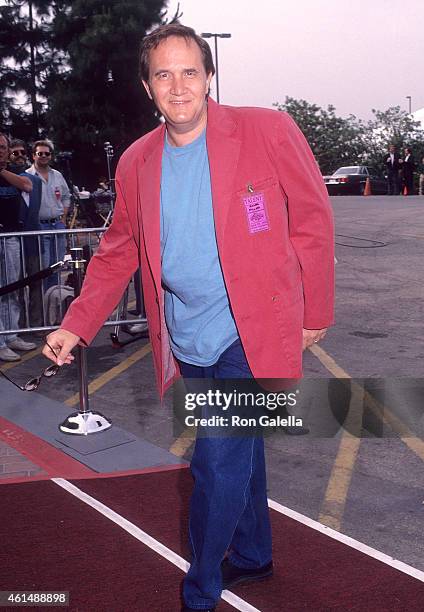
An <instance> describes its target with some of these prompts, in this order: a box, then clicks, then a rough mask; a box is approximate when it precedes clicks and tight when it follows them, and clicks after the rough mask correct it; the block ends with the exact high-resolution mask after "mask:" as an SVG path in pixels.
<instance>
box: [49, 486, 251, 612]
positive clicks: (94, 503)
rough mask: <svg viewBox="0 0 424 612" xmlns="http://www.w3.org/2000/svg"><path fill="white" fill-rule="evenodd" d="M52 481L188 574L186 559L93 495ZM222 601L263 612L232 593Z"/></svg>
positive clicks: (245, 610)
mask: <svg viewBox="0 0 424 612" xmlns="http://www.w3.org/2000/svg"><path fill="white" fill-rule="evenodd" d="M51 480H52V482H54V483H55V484H57V485H58V486H59V487H62V489H65V491H68V493H71V495H74V496H75V497H77V498H78V499H79V500H80V501H82V502H84V503H85V504H87V505H88V506H91V507H92V508H94V510H97V512H99V513H100V514H102V515H103V516H105V517H106V518H108V519H109V520H111V521H112V522H113V523H115V524H116V525H119V527H121V529H123V530H124V531H126V532H127V533H129V534H130V535H132V536H133V537H134V538H137V540H139V541H140V542H142V543H143V544H145V545H146V546H148V547H149V548H150V549H151V550H154V551H155V552H156V553H157V554H158V555H160V556H161V557H163V558H164V559H166V560H167V561H170V562H171V563H173V564H174V565H176V566H177V567H178V568H180V569H181V570H183V572H187V570H188V568H189V564H188V562H187V561H186V560H185V559H183V558H182V557H180V556H179V555H177V553H175V552H174V551H173V550H171V549H170V548H167V547H166V546H164V545H163V544H161V543H160V542H159V541H158V540H155V538H152V537H151V536H149V534H148V533H146V532H145V531H143V530H142V529H140V528H139V527H137V526H136V525H134V523H131V522H130V521H128V520H127V519H126V518H124V517H123V516H121V515H120V514H118V513H117V512H115V511H114V510H112V509H111V508H109V507H108V506H106V505H105V504H102V502H100V501H98V500H97V499H95V498H94V497H91V495H88V494H87V493H84V491H81V489H78V487H76V486H75V485H73V484H72V483H70V482H68V481H67V480H64V479H63V478H52V479H51ZM222 599H223V600H224V601H226V602H227V603H229V604H231V605H232V606H233V607H234V608H235V609H236V610H240V611H241V612H261V611H260V610H258V608H255V607H254V606H251V605H250V604H249V603H247V601H244V600H243V599H241V598H240V597H237V595H234V594H233V593H230V591H223V592H222Z"/></svg>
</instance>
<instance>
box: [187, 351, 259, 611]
mask: <svg viewBox="0 0 424 612" xmlns="http://www.w3.org/2000/svg"><path fill="white" fill-rule="evenodd" d="M179 363H180V367H181V373H182V375H183V377H184V378H215V379H223V378H227V379H231V378H252V372H251V371H250V368H249V366H248V364H247V361H246V357H245V355H244V351H243V348H242V346H241V343H240V341H239V340H237V341H236V342H234V343H233V344H232V345H231V346H230V347H229V348H228V349H227V350H226V351H224V352H223V353H222V355H221V356H220V357H219V359H218V361H217V362H216V363H215V364H214V365H212V366H209V367H205V368H202V367H198V366H193V365H191V364H187V363H183V362H179ZM191 471H192V474H193V477H194V489H193V494H192V497H191V502H190V520H189V530H190V544H191V550H192V560H191V565H190V569H189V571H188V573H187V576H186V577H185V579H184V584H183V594H184V601H185V603H186V605H187V606H189V607H190V608H195V609H198V610H202V609H203V610H204V609H208V608H211V607H213V606H215V605H216V603H217V601H218V600H219V598H220V596H221V592H222V577H221V568H220V566H221V562H222V560H223V558H224V556H225V554H226V552H227V551H229V558H230V561H231V563H233V564H234V565H237V566H239V567H242V568H249V569H251V568H257V567H261V566H262V565H265V564H266V563H269V561H271V526H270V520H269V510H268V503H267V494H266V475H265V455H264V442H263V438H262V437H253V436H252V437H240V436H237V437H211V438H208V437H198V438H197V440H196V445H195V448H194V453H193V458H192V460H191Z"/></svg>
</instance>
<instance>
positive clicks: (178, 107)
mask: <svg viewBox="0 0 424 612" xmlns="http://www.w3.org/2000/svg"><path fill="white" fill-rule="evenodd" d="M211 78H212V75H211V74H209V75H207V74H206V71H205V68H204V66H203V60H202V52H201V51H200V48H199V47H198V45H197V44H196V42H195V41H194V40H186V39H185V38H180V37H178V36H171V37H170V38H167V39H166V40H164V41H163V42H161V43H160V44H159V46H158V47H157V48H156V49H153V50H152V51H150V75H149V82H148V83H147V82H146V81H143V85H144V87H145V88H146V91H147V93H148V95H149V98H150V99H152V100H153V101H154V103H155V104H156V106H157V108H158V110H159V111H160V112H161V113H162V115H163V116H164V117H165V120H166V122H167V124H168V125H169V126H172V127H173V128H174V130H175V131H177V132H179V133H188V132H190V131H192V130H195V129H196V128H198V127H199V126H200V125H201V124H202V123H203V122H204V121H205V120H206V116H207V106H206V94H207V93H208V91H209V83H210V80H211Z"/></svg>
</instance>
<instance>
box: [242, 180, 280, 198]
mask: <svg viewBox="0 0 424 612" xmlns="http://www.w3.org/2000/svg"><path fill="white" fill-rule="evenodd" d="M276 184H277V179H276V178H275V177H274V176H270V177H268V178H265V179H258V180H257V181H247V182H246V183H245V185H244V187H243V189H237V191H236V194H237V196H240V197H241V196H244V195H246V194H248V193H249V191H248V187H249V186H251V187H252V189H253V191H252V194H253V193H256V192H258V191H263V190H264V189H267V188H268V187H273V186H274V185H276Z"/></svg>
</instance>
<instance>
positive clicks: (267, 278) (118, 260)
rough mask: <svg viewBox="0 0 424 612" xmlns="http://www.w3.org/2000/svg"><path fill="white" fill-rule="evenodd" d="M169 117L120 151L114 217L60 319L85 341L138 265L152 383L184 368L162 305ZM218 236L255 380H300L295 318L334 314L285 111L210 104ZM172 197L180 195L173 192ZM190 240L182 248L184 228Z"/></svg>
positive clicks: (318, 218) (306, 160)
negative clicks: (256, 204)
mask: <svg viewBox="0 0 424 612" xmlns="http://www.w3.org/2000/svg"><path fill="white" fill-rule="evenodd" d="M164 134H165V126H164V125H162V126H160V127H158V128H156V129H155V130H153V131H152V132H150V133H149V134H146V135H145V136H143V137H142V138H140V139H139V140H137V141H136V142H135V143H133V144H132V145H131V146H130V147H129V148H128V149H127V151H126V152H125V153H124V154H123V156H122V158H121V159H120V162H119V165H118V169H117V174H116V185H117V202H116V208H115V213H114V217H113V222H112V224H111V226H110V228H109V229H108V230H107V232H106V233H105V235H104V237H103V239H102V242H101V244H100V247H99V249H98V252H97V253H96V255H95V256H94V257H93V258H92V260H91V262H90V265H89V266H88V271H87V277H86V279H85V282H84V286H83V289H82V293H81V296H80V297H79V298H78V299H77V300H76V301H75V302H74V303H73V304H72V306H71V307H70V309H69V311H68V313H67V314H66V317H65V319H64V321H63V324H62V327H63V328H64V329H67V330H69V331H72V332H74V333H75V334H77V335H78V336H81V338H82V339H83V340H84V341H85V342H86V343H87V344H88V343H90V342H91V340H92V339H93V338H94V336H95V335H96V333H97V332H98V330H99V329H100V327H101V326H102V324H103V322H104V320H105V319H106V318H107V316H108V315H109V314H110V312H111V311H112V310H113V308H114V307H115V306H116V304H117V303H118V301H119V299H120V297H121V295H122V293H123V291H124V290H125V287H126V286H127V284H128V282H129V280H130V278H131V275H132V274H133V273H134V271H135V270H136V269H137V268H138V266H139V265H140V266H141V271H142V282H143V292H144V301H145V308H146V314H147V318H148V322H149V333H150V340H151V344H152V350H153V361H154V365H155V371H156V379H157V384H158V388H159V392H160V394H161V395H163V393H164V391H165V390H166V389H167V388H168V387H169V386H170V385H171V384H172V382H173V381H174V380H175V379H176V378H177V377H178V376H179V375H180V374H179V370H178V365H177V363H176V362H175V360H174V358H173V356H172V353H171V351H170V346H169V339H168V332H167V328H166V325H165V319H164V310H163V302H164V301H163V290H162V287H161V255H160V180H161V161H162V151H163V142H164ZM206 137H207V148H208V156H209V164H210V172H211V183H212V200H213V212H214V219H215V228H216V238H217V244H218V251H219V256H220V260H221V265H222V270H223V274H224V280H225V284H226V288H227V291H228V297H229V300H230V305H231V309H232V312H233V315H234V318H235V322H236V324H237V328H238V331H239V335H240V338H241V342H242V344H243V347H244V350H245V353H246V357H247V360H248V362H249V365H250V368H251V370H252V372H253V374H254V376H255V377H257V378H298V377H299V376H301V372H302V328H303V327H306V328H309V329H321V328H324V327H328V326H329V325H331V324H332V322H333V302H334V255H333V251H334V246H333V245H334V238H333V235H334V231H333V220H332V212H331V207H330V203H329V199H328V196H327V191H326V188H325V186H324V182H323V180H322V177H321V173H320V171H319V169H318V166H317V164H316V162H315V159H314V157H313V155H312V152H311V150H310V148H309V146H308V144H307V143H306V140H305V138H304V137H303V135H302V133H301V132H300V130H299V129H298V128H297V126H296V124H295V123H294V122H293V120H292V119H291V118H290V117H289V116H288V115H287V114H285V113H282V112H279V111H272V110H266V109H258V108H234V107H229V106H219V105H218V104H216V102H214V101H213V100H211V99H209V102H208V124H207V134H206ZM248 186H250V190H251V189H252V188H253V194H255V193H262V194H263V196H264V201H265V209H266V215H267V221H266V223H265V226H262V228H264V227H265V229H263V231H257V232H253V233H251V232H250V231H249V227H250V226H249V223H248V219H247V213H246V206H245V203H244V201H243V197H245V196H246V195H250V194H249V193H248ZM175 197H176V198H178V194H175ZM183 239H184V240H186V243H187V248H188V249H189V248H190V236H189V235H187V236H185V237H184V238H183Z"/></svg>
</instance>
